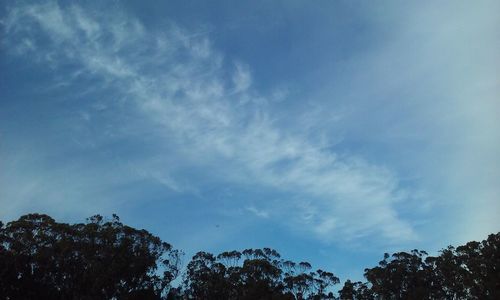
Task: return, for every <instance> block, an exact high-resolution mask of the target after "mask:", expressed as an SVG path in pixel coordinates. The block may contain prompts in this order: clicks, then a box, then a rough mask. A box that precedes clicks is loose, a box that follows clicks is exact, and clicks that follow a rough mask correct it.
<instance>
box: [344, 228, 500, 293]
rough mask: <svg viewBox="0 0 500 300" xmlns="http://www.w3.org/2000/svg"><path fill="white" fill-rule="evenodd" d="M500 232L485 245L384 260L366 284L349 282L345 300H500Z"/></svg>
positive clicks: (369, 272) (368, 271) (401, 254)
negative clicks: (433, 254) (432, 254)
mask: <svg viewBox="0 0 500 300" xmlns="http://www.w3.org/2000/svg"><path fill="white" fill-rule="evenodd" d="M499 248H500V233H497V234H491V235H489V236H488V239H486V240H484V241H482V242H469V243H467V244H466V245H464V246H460V247H457V248H456V249H455V248H454V247H451V246H450V247H448V248H446V249H444V250H442V251H441V253H440V255H439V256H437V257H432V256H427V253H426V252H425V251H418V250H413V251H411V252H410V253H406V252H398V253H394V254H393V255H392V256H390V255H389V254H387V253H386V254H385V255H384V259H383V260H382V261H381V262H380V263H379V265H378V266H377V267H374V268H371V269H366V270H365V277H366V279H367V280H368V282H366V283H361V282H357V283H352V282H351V281H349V280H348V281H346V282H345V284H344V287H343V288H342V289H341V290H340V298H341V299H351V300H354V299H357V300H365V299H500V251H499V250H500V249H499Z"/></svg>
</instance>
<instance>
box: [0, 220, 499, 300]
mask: <svg viewBox="0 0 500 300" xmlns="http://www.w3.org/2000/svg"><path fill="white" fill-rule="evenodd" d="M499 246H500V233H497V234H491V235H490V236H489V237H488V238H487V239H486V240H484V241H482V242H469V243H467V244H465V245H463V246H459V247H456V248H454V247H451V246H449V247H447V248H445V249H443V250H442V251H441V252H440V253H439V255H438V256H435V257H434V256H429V255H428V254H427V253H426V252H425V251H421V250H412V251H410V252H397V253H394V254H392V255H390V254H387V253H386V254H384V257H383V259H382V261H380V262H379V264H378V266H376V267H373V268H367V269H365V274H364V275H365V278H366V280H367V281H366V282H359V281H358V282H353V281H351V280H346V281H345V282H344V285H343V286H342V288H341V289H340V291H338V293H336V292H334V290H333V287H334V286H335V285H336V284H338V283H339V282H340V281H339V278H337V277H336V276H335V275H334V274H333V273H331V272H328V271H324V270H319V269H318V270H314V269H313V268H312V266H311V264H309V263H308V262H298V263H297V262H293V261H290V260H285V259H283V258H282V257H281V255H280V254H279V253H278V252H277V251H276V250H273V249H270V248H262V249H245V250H243V251H236V250H233V251H226V252H222V253H220V254H218V255H214V254H211V253H208V252H198V253H197V254H196V255H194V256H193V258H192V259H191V260H190V261H189V263H188V264H187V265H186V266H185V267H184V268H183V267H182V266H181V258H182V255H183V253H182V252H181V251H180V250H176V249H174V248H173V247H172V246H171V245H170V244H168V243H166V242H163V241H162V240H161V239H160V238H159V237H157V236H154V235H153V234H151V233H149V232H148V231H146V230H139V229H135V228H132V227H129V226H126V225H124V224H122V223H121V222H120V219H119V218H118V217H117V216H116V215H113V217H112V218H111V219H109V220H108V219H105V218H103V217H102V216H99V215H96V216H93V217H90V218H88V219H87V221H86V222H85V223H77V224H67V223H59V222H56V221H55V220H54V219H52V218H51V217H49V216H47V215H43V214H29V215H24V216H22V217H20V218H19V219H18V220H16V221H12V222H9V223H7V224H3V223H1V222H0V297H1V298H2V299H171V300H173V299H179V300H180V299H185V300H188V299H214V300H215V299H217V300H226V299H227V300H232V299H238V300H246V299H276V300H280V299H283V300H295V299H304V300H305V299H311V300H313V299H314V300H319V299H342V300H347V299H349V300H368V299H500V252H499ZM183 269H184V270H183ZM181 270H183V271H182V272H181ZM176 278H178V279H179V280H177V281H175V282H177V283H176V284H174V283H173V282H174V280H175V279H176Z"/></svg>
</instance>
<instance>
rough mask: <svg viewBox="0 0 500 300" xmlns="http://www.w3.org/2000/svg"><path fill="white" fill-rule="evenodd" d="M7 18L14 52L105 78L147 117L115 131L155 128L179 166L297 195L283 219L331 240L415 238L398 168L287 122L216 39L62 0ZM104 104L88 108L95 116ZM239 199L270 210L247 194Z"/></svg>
mask: <svg viewBox="0 0 500 300" xmlns="http://www.w3.org/2000/svg"><path fill="white" fill-rule="evenodd" d="M2 23H3V27H4V31H5V41H4V42H5V43H6V44H7V49H9V50H11V51H12V52H13V53H14V54H16V55H23V56H26V57H31V58H32V59H34V60H35V61H37V63H39V64H43V65H50V66H51V67H53V68H56V69H58V70H61V72H62V70H63V69H64V72H67V70H68V68H69V69H71V72H72V73H73V74H75V75H74V76H69V77H65V79H64V80H66V81H67V84H68V85H70V86H71V85H73V86H75V85H76V83H77V82H78V81H79V80H83V79H89V78H98V81H96V84H97V85H98V87H97V88H98V89H102V90H111V91H112V95H113V98H119V99H121V100H120V101H121V102H120V104H119V105H121V106H125V107H126V109H127V110H130V111H134V116H136V117H137V116H140V119H138V120H131V119H127V122H130V123H129V124H124V126H126V128H127V129H131V132H135V135H130V132H127V130H119V129H113V128H111V129H110V133H109V134H115V135H122V136H123V137H124V138H132V139H133V138H136V137H137V136H140V135H141V134H147V133H151V132H152V133H151V134H152V135H153V136H154V140H152V141H148V142H149V143H150V144H151V145H153V147H156V148H159V149H171V150H170V152H169V155H170V154H172V153H175V160H176V164H177V166H178V168H177V170H180V169H182V168H183V167H188V166H197V167H198V168H202V169H203V168H204V170H205V172H206V175H205V176H207V177H212V176H213V177H215V178H216V179H217V180H218V181H220V182H227V183H238V184H248V183H251V184H255V185H257V186H264V187H266V188H272V189H275V190H276V191H277V192H286V193H294V194H296V195H297V197H296V198H295V199H294V200H290V203H283V206H282V207H286V208H287V209H289V211H287V212H284V213H281V214H280V215H281V218H282V219H283V222H286V223H289V221H288V220H291V219H292V220H293V222H292V223H293V226H295V227H305V228H307V229H308V231H309V232H311V233H313V234H315V235H317V236H318V237H320V238H322V239H326V240H330V239H333V238H338V239H353V238H357V237H362V236H367V235H372V236H373V237H377V236H380V237H383V238H384V239H388V240H407V239H413V238H415V237H416V234H415V232H414V230H413V229H412V227H411V226H410V225H409V223H408V222H407V221H405V220H403V219H402V218H401V217H400V216H399V215H398V211H397V210H396V206H395V205H396V204H397V203H398V202H400V201H405V194H404V192H403V191H402V189H401V188H400V186H399V183H398V178H397V176H395V174H393V172H391V170H390V169H388V168H386V167H384V166H380V165H374V164H372V163H370V162H368V161H366V160H365V159H363V158H362V157H358V156H355V155H350V154H348V153H347V154H346V153H345V152H343V153H338V152H337V151H336V150H335V148H332V147H330V146H331V145H330V143H329V142H330V141H328V140H324V139H320V141H318V140H317V139H313V138H311V136H310V134H311V135H312V132H308V131H307V130H306V129H303V130H302V131H301V130H296V128H295V130H288V129H287V128H284V127H282V126H279V125H278V120H276V118H277V117H276V114H275V112H274V111H273V110H270V109H269V107H268V106H267V105H266V102H267V101H266V100H269V101H273V99H274V97H275V96H276V95H274V94H273V93H271V94H270V95H265V94H263V93H261V92H259V91H258V90H257V89H256V88H255V87H253V85H252V75H251V70H250V67H249V66H246V65H245V64H243V63H240V62H232V61H227V60H225V59H224V55H223V53H221V52H220V51H218V50H217V49H214V47H213V46H212V45H211V42H210V39H209V36H206V35H204V34H202V35H197V34H193V33H190V32H188V31H186V30H184V29H182V28H179V27H175V26H170V27H169V28H167V29H165V30H162V31H155V30H153V29H151V28H147V27H145V26H144V25H142V24H141V23H140V22H139V21H138V20H137V19H134V18H133V17H130V16H126V15H124V13H121V12H114V13H113V14H112V15H110V14H105V13H102V12H99V11H93V10H90V9H84V8H82V7H79V6H68V7H66V6H64V7H63V6H60V5H58V4H57V3H55V2H48V3H46V4H32V5H24V6H18V7H13V8H11V9H10V10H8V13H7V16H6V18H5V19H3V20H2ZM20 41H22V42H20ZM280 97H284V96H283V95H281V96H280ZM112 101H116V100H113V99H100V102H95V103H94V107H97V106H99V107H101V108H102V110H107V109H109V107H114V106H116V105H117V104H116V103H111V102H112ZM96 113H97V109H94V110H89V111H87V112H85V114H84V115H82V116H84V119H85V120H87V121H88V120H90V119H91V118H92V114H96ZM307 113H308V112H304V114H307ZM300 116H301V115H299V116H298V117H300ZM309 128H314V126H311V127H309ZM304 130H306V131H304ZM299 131H300V133H298V132H299ZM172 148H175V149H174V150H172ZM157 155H159V154H158V153H157ZM159 157H160V158H159V159H160V160H161V159H162V158H161V155H159ZM146 165H147V164H146ZM147 166H150V168H151V169H149V167H147V170H144V168H145V167H144V165H143V166H142V167H141V170H140V171H138V172H137V174H138V176H140V177H141V176H142V177H147V178H151V179H153V180H156V181H158V182H160V183H161V184H163V185H165V186H168V187H169V188H170V189H172V190H174V191H177V192H181V191H186V190H188V191H189V190H190V188H187V187H186V188H184V187H183V186H182V185H181V184H179V182H178V179H176V176H177V175H176V174H175V172H174V173H172V172H166V171H164V170H162V169H161V168H159V167H157V166H153V164H150V165H147ZM19 180H20V181H22V179H19ZM193 184H194V183H193ZM47 188H49V187H47ZM196 189H197V188H196V187H192V188H191V190H196ZM27 192H29V191H27ZM255 201H256V202H257V201H258V199H256V200H255ZM71 205H73V204H70V206H71ZM241 207H246V210H247V211H249V212H252V213H254V214H255V215H256V216H258V217H263V218H268V217H269V216H270V214H269V213H268V212H267V211H261V210H258V209H256V208H255V207H254V206H248V205H247V204H245V203H241Z"/></svg>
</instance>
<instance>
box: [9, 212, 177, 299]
mask: <svg viewBox="0 0 500 300" xmlns="http://www.w3.org/2000/svg"><path fill="white" fill-rule="evenodd" d="M179 259H180V252H179V251H178V250H173V249H172V247H171V246H170V245H169V244H167V243H165V242H162V241H161V240H160V239H159V238H158V237H155V236H153V235H151V234H150V233H149V232H147V231H145V230H137V229H134V228H131V227H128V226H125V225H123V224H122V223H120V221H119V218H118V217H117V216H113V219H112V220H111V221H104V219H103V218H102V217H101V216H94V217H91V218H89V219H88V220H87V223H85V224H74V225H69V224H64V223H57V222H55V221H54V220H53V219H52V218H51V217H49V216H47V215H40V214H30V215H25V216H22V217H21V218H20V219H19V220H17V221H13V222H10V223H8V224H7V225H6V226H5V227H2V228H1V231H0V295H2V296H4V298H6V299H117V298H119V299H159V298H160V296H161V295H162V293H163V292H165V291H166V289H167V288H168V287H169V285H170V283H171V282H172V280H173V279H174V278H175V277H176V276H177V274H178V270H179V269H178V267H179Z"/></svg>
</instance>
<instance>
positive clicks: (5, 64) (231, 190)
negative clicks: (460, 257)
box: [0, 1, 500, 279]
mask: <svg viewBox="0 0 500 300" xmlns="http://www.w3.org/2000/svg"><path fill="white" fill-rule="evenodd" d="M0 28H1V36H2V38H1V44H0V47H1V48H0V219H2V220H4V221H7V220H12V219H15V218H17V217H19V216H20V215H21V214H24V213H28V212H43V213H48V214H50V215H52V216H54V217H56V218H57V219H59V220H63V221H68V222H75V221H78V222H81V221H83V220H84V219H85V217H88V216H90V215H93V214H97V213H99V214H103V215H110V214H112V213H117V214H118V215H120V216H121V217H122V220H123V221H124V222H125V223H127V224H130V225H132V226H137V227H141V228H146V229H148V230H150V231H152V232H153V233H155V234H157V235H159V236H160V237H162V238H163V239H164V240H166V241H168V242H170V243H172V244H173V245H174V246H175V247H177V248H180V249H183V250H184V251H185V252H186V253H187V256H188V257H189V256H190V255H192V254H193V253H194V252H196V251H198V250H206V251H212V252H218V251H223V250H230V249H244V248H249V247H254V248H255V247H273V248H276V249H277V250H279V251H280V252H281V253H282V254H283V255H284V256H286V257H289V258H291V259H296V260H299V261H300V260H306V261H310V262H311V263H313V264H314V265H315V266H317V267H321V268H325V269H328V270H332V271H334V272H335V273H336V274H338V275H340V276H341V277H342V279H345V278H346V277H347V276H350V277H351V278H352V277H354V278H357V279H360V276H361V274H362V272H363V269H364V268H365V267H369V266H373V265H375V264H376V263H377V262H378V260H379V259H380V257H381V255H382V254H383V252H386V251H396V250H409V249H414V248H421V249H425V250H428V251H430V252H431V253H435V251H437V250H439V249H441V248H443V247H445V246H447V245H448V244H460V243H463V242H465V241H468V240H480V239H483V238H485V237H486V235H487V234H488V233H492V232H497V231H498V230H499V229H500V222H499V221H498V220H497V217H498V215H499V214H500V204H499V200H500V199H499V195H500V156H499V155H498V153H500V124H499V122H498V119H499V116H500V99H499V95H500V80H499V73H498V70H499V69H500V55H499V53H500V38H499V37H500V4H499V3H498V2H497V1H479V2H474V3H470V2H465V1H464V2H461V1H449V2H447V1H442V2H439V3H431V2H427V1H418V2H414V3H403V2H398V1H384V2H377V3H375V2H361V1H360V2H358V1H318V2H315V3H310V2H302V1H274V2H270V1H251V2H248V3H239V2H236V1H210V2H206V3H204V2H201V1H177V2H176V1H162V2H161V3H160V1H158V2H152V1H151V2H150V3H148V4H144V3H143V1H113V2H109V3H106V4H103V3H101V1H95V2H92V1H85V2H74V3H70V2H66V1H64V2H63V1H61V2H56V1H48V2H43V1H36V2H24V1H23V2H21V1H20V2H10V3H3V4H2V6H1V11H0ZM186 260H188V258H186Z"/></svg>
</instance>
